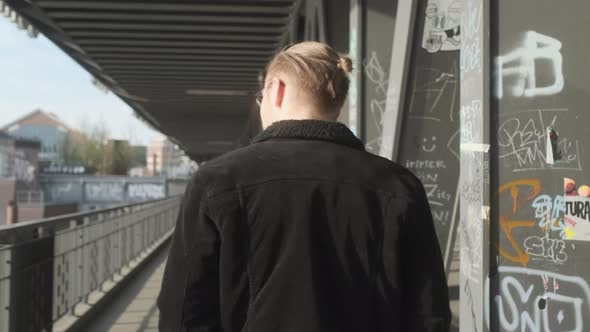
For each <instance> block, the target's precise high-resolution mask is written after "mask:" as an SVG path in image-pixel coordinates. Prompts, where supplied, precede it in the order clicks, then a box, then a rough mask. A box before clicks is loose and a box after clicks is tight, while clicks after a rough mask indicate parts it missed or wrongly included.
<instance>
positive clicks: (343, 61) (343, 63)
mask: <svg viewBox="0 0 590 332" xmlns="http://www.w3.org/2000/svg"><path fill="white" fill-rule="evenodd" d="M338 66H339V67H340V68H341V69H342V70H344V72H345V73H347V74H350V73H351V72H352V60H350V58H349V57H347V56H341V57H340V59H339V60H338Z"/></svg>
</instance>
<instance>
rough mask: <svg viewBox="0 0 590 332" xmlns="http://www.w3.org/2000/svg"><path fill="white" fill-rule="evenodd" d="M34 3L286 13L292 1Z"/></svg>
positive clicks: (51, 0) (40, 2)
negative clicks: (269, 2) (265, 2)
mask: <svg viewBox="0 0 590 332" xmlns="http://www.w3.org/2000/svg"><path fill="white" fill-rule="evenodd" d="M36 3H37V4H38V5H39V6H40V7H41V8H51V9H53V8H59V9H64V8H66V9H99V10H133V11H155V12H167V11H182V12H197V13H203V12H216V13H240V14H247V13H253V14H260V13H264V14H288V13H289V12H290V11H291V8H292V5H293V1H283V2H282V3H281V2H279V4H278V5H277V3H276V2H275V3H271V4H270V5H269V6H260V5H248V4H244V3H243V2H242V3H231V4H223V3H218V4H215V5H212V4H200V3H166V2H162V3H153V2H147V1H141V2H118V1H80V0H71V1H63V0H62V1H55V0H38V1H36Z"/></svg>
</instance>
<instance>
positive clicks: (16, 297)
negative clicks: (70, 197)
mask: <svg viewBox="0 0 590 332" xmlns="http://www.w3.org/2000/svg"><path fill="white" fill-rule="evenodd" d="M179 206H180V196H176V197H172V198H166V199H161V200H155V201H149V202H142V203H136V204H131V205H125V206H118V207H113V208H108V209H104V210H98V211H92V212H86V213H76V214H71V215H67V216H61V217H56V218H50V219H45V220H40V221H34V222H27V223H22V224H16V225H10V226H2V227H0V332H4V331H18V332H21V331H51V329H52V325H53V323H54V322H55V321H57V320H58V319H60V318H62V317H64V316H65V315H67V314H70V313H71V314H74V310H75V307H76V306H77V305H78V304H81V303H87V302H88V297H89V295H90V294H91V293H92V292H94V291H97V290H103V287H104V285H105V283H106V282H108V281H114V279H115V278H116V277H117V275H119V274H120V273H121V271H122V269H125V268H129V267H130V264H131V263H132V262H134V261H135V260H136V259H137V258H138V257H140V256H142V255H143V254H144V253H145V252H146V251H147V250H149V249H150V248H152V247H154V246H155V245H156V244H157V243H158V242H159V240H162V239H163V238H165V237H167V236H169V235H170V234H171V231H172V228H173V227H174V222H175V219H176V215H177V213H178V209H179Z"/></svg>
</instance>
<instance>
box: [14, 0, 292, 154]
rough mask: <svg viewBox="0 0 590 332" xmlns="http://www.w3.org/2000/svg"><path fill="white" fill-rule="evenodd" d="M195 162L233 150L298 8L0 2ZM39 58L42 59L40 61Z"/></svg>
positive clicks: (140, 0)
mask: <svg viewBox="0 0 590 332" xmlns="http://www.w3.org/2000/svg"><path fill="white" fill-rule="evenodd" d="M5 2H6V3H7V4H8V5H10V6H11V7H12V8H13V9H14V10H16V11H17V12H19V13H20V14H21V15H22V16H24V17H25V18H26V19H28V20H29V21H30V22H31V23H32V24H33V25H34V26H35V27H36V28H38V29H39V30H40V31H41V32H42V33H43V34H45V35H46V36H47V37H48V38H49V39H51V40H52V41H53V42H55V43H56V44H57V45H58V46H59V47H61V48H62V49H63V50H64V51H65V52H67V53H68V54H69V55H70V56H72V57H73V58H74V59H75V60H76V61H77V62H79V63H80V64H81V65H82V66H84V67H85V68H86V69H87V70H88V71H89V72H90V73H91V74H92V75H93V76H94V77H95V78H96V79H97V80H98V81H99V82H100V83H101V84H103V85H105V86H106V87H108V88H109V89H110V90H111V91H113V92H114V93H116V94H117V95H119V96H120V97H121V98H122V99H123V100H124V101H126V102H127V103H128V104H129V105H130V106H131V107H132V108H133V109H134V110H135V111H136V113H137V114H138V115H139V116H141V117H142V118H143V119H145V120H146V121H147V122H149V123H150V124H151V125H152V126H154V127H155V128H156V129H158V130H160V131H161V132H163V133H164V134H166V135H168V136H170V137H171V138H173V139H174V140H175V141H176V142H177V143H179V144H180V145H181V146H182V148H183V149H185V151H187V152H188V153H189V154H190V155H191V156H192V157H193V159H195V160H204V159H207V158H210V157H212V156H215V155H218V154H220V153H223V152H226V151H229V150H231V149H234V148H235V147H236V144H237V142H238V139H239V137H240V135H241V134H242V133H243V132H244V130H246V128H245V127H246V125H247V123H248V118H249V113H250V111H251V110H252V109H253V101H254V100H253V95H254V94H255V93H256V91H257V90H258V89H259V88H260V81H259V80H260V77H261V74H262V70H263V69H264V66H265V64H266V63H267V62H268V61H269V59H270V58H271V56H272V55H273V54H274V53H275V52H276V50H277V49H280V48H281V47H282V46H283V45H284V44H285V43H286V42H287V41H288V40H289V38H291V36H290V33H291V32H292V31H294V30H295V29H297V27H296V24H297V17H298V11H299V6H300V1H298V0H253V1H246V0H241V1H240V0H233V1H230V0H210V1H200V0H199V1H195V0H193V1H187V0H184V1H183V0H174V1H171V0H161V1H156V0H110V1H101V0H96V1H95V0H5ZM39 56H42V55H39Z"/></svg>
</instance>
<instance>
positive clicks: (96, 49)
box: [84, 46, 273, 57]
mask: <svg viewBox="0 0 590 332" xmlns="http://www.w3.org/2000/svg"><path fill="white" fill-rule="evenodd" d="M84 51H86V52H87V53H90V54H92V55H93V57H94V53H110V54H121V53H122V54H125V53H151V54H170V53H172V54H195V55H200V54H209V55H210V54H213V55H228V54H231V55H236V56H237V54H236V53H238V54H241V55H259V56H270V55H271V54H272V53H273V50H271V49H269V50H244V49H240V50H236V49H221V48H216V49H213V48H206V49H190V48H161V47H127V46H88V47H85V48H84Z"/></svg>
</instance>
